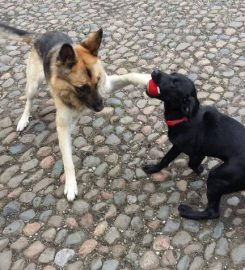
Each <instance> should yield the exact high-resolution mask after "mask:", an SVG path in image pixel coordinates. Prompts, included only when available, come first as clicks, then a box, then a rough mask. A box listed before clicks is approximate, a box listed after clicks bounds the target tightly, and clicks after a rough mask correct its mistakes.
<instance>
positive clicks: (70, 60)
mask: <svg viewBox="0 0 245 270" xmlns="http://www.w3.org/2000/svg"><path fill="white" fill-rule="evenodd" d="M57 63H58V65H62V66H65V67H67V68H71V67H72V66H73V65H74V64H75V63H76V54H75V52H74V49H73V47H72V46H71V45H70V44H68V43H65V44H63V45H62V46H61V48H60V51H59V54H58V57H57Z"/></svg>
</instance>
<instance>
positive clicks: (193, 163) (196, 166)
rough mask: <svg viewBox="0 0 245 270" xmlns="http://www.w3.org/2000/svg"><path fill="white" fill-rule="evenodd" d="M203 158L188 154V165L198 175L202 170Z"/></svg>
mask: <svg viewBox="0 0 245 270" xmlns="http://www.w3.org/2000/svg"><path fill="white" fill-rule="evenodd" d="M204 158H205V157H204V156H197V155H196V156H194V155H193V156H190V160H189V164H188V165H189V167H190V168H191V169H192V170H193V171H194V172H195V173H196V174H198V175H199V174H201V173H202V172H203V170H204V168H203V166H202V165H201V163H202V161H203V159H204Z"/></svg>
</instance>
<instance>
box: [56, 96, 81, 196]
mask: <svg viewBox="0 0 245 270" xmlns="http://www.w3.org/2000/svg"><path fill="white" fill-rule="evenodd" d="M56 109H57V112H56V125H57V133H58V139H59V146H60V150H61V154H62V160H63V164H64V171H65V188H64V194H65V195H66V196H67V199H68V201H73V200H74V199H75V197H76V195H77V194H78V189H77V181H76V175H75V168H74V164H73V161H72V143H71V131H72V126H73V115H72V111H71V110H70V109H69V108H67V107H65V106H64V105H62V106H59V104H58V102H57V101H56Z"/></svg>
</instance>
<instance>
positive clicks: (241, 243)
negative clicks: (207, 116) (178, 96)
mask: <svg viewBox="0 0 245 270" xmlns="http://www.w3.org/2000/svg"><path fill="white" fill-rule="evenodd" d="M0 6H1V8H0V15H1V20H2V19H3V21H5V22H9V23H10V24H11V25H13V26H18V27H20V28H23V29H27V30H30V31H37V32H44V31H45V30H62V31H64V32H66V33H68V34H69V35H70V36H71V37H73V38H74V39H75V40H78V39H80V38H83V37H84V35H85V34H87V33H88V32H89V31H90V30H95V29H98V27H100V26H102V27H103V29H104V32H105V36H104V41H103V45H102V49H101V52H100V55H101V58H102V59H103V60H104V62H105V67H106V69H107V71H108V73H109V74H112V73H117V74H124V73H126V72H129V71H140V72H151V71H152V69H153V67H160V68H161V69H162V70H165V71H167V72H168V71H173V70H177V71H179V72H182V73H184V74H188V75H189V76H190V77H191V78H192V79H193V80H194V81H195V83H196V85H197V89H198V95H199V97H200V99H201V100H202V102H203V103H205V104H211V105H215V106H216V107H217V108H219V109H220V110H221V111H223V112H225V113H227V114H229V115H232V116H233V117H234V118H236V119H237V120H239V121H241V122H243V123H244V124H245V97H244V92H245V87H244V77H245V69H244V66H245V57H244V45H245V33H244V21H245V17H244V12H245V2H244V1H242V0H240V1H238V0H233V1H230V0H227V1H218V0H217V1H214V0H210V1H195V0H190V1H175V0H168V1H157V0H139V1H132V0H131V1H130V0H122V1H117V0H111V1H105V0H101V1H98V0H96V1H95V0H93V1H89V0H86V1H85V0H83V1H81V0H70V1H65V2H64V1H41V0H37V1H35V2H34V1H31V0H27V1H19V0H18V1H17V0H9V1H4V0H0ZM29 49H30V47H29V46H28V45H26V44H17V43H14V42H11V43H7V45H3V44H1V53H0V115H1V117H0V138H1V140H0V154H1V158H0V165H1V167H0V198H1V200H0V211H1V212H0V213H1V215H0V234H1V236H0V269H1V270H8V269H13V270H17V269H18V270H22V269H26V270H27V269H28V270H32V269H45V270H51V269H69V270H75V269H91V270H95V269H103V270H115V269H124V270H126V269H128V270H131V269H150V270H152V269H159V270H160V269H162V270H163V269H165V270H166V269H178V270H184V269H190V270H194V269H212V270H214V269H215V270H219V269H220V270H221V269H229V270H231V269H234V270H239V269H244V266H245V232H244V225H245V224H244V222H245V219H244V216H245V193H242V192H240V193H236V194H231V195H229V196H224V197H223V200H222V205H221V217H220V218H219V219H217V220H213V221H204V222H196V221H191V220H185V219H183V218H180V217H179V215H178V211H177V206H178V204H179V203H180V202H183V201H188V202H191V203H192V204H193V205H196V206H198V207H199V208H201V207H204V206H205V204H206V196H205V194H206V187H205V183H206V180H205V179H206V176H207V172H208V171H209V170H210V169H211V168H212V167H213V166H215V165H216V164H217V162H218V161H217V160H214V159H211V158H208V159H206V161H205V168H206V170H205V171H206V173H204V175H203V176H202V177H198V176H197V175H195V174H194V173H192V171H191V170H189V169H188V167H187V164H186V163H187V159H186V157H185V156H181V157H180V158H178V159H177V160H176V161H175V162H174V163H173V164H171V166H170V167H169V168H168V169H167V170H163V171H162V173H158V174H155V175H153V176H151V177H148V176H147V175H145V174H144V172H143V171H142V170H141V165H142V164H144V163H146V162H149V161H154V160H158V159H159V158H160V157H162V155H163V153H165V152H166V151H167V149H168V148H169V146H170V144H169V142H168V141H167V136H166V126H165V124H164V121H163V117H162V116H163V107H162V105H161V104H159V102H158V101H156V100H154V99H149V98H147V97H146V96H145V94H144V90H145V89H141V88H139V87H138V88H135V87H128V89H121V90H120V91H117V92H116V93H114V94H113V95H112V96H111V97H110V98H109V99H108V100H107V102H106V104H107V105H106V106H107V108H106V110H105V111H104V112H102V113H98V114H95V113H91V112H89V111H86V113H85V114H84V115H83V116H82V117H81V119H80V122H79V125H78V126H77V127H76V128H75V130H74V141H73V142H74V143H73V145H74V150H75V151H74V154H75V155H74V161H75V164H76V171H77V179H78V183H79V196H78V198H77V200H76V201H75V202H74V203H68V202H67V200H66V198H65V197H64V195H63V188H64V184H63V182H64V176H63V166H62V162H61V154H60V151H59V148H58V141H57V134H56V131H55V122H54V119H55V111H54V106H53V103H52V100H51V99H50V95H49V93H48V91H47V87H46V85H45V84H43V85H42V87H41V89H42V90H43V91H41V89H40V91H39V94H38V98H36V99H35V100H34V108H33V114H32V119H31V121H30V124H29V126H28V128H27V129H26V130H25V131H24V132H23V133H21V134H19V133H17V132H16V131H15V130H16V124H17V122H18V119H19V117H20V115H21V113H22V111H23V108H24V100H23V98H22V97H23V93H24V92H23V90H24V86H25V60H26V58H27V54H28V52H29Z"/></svg>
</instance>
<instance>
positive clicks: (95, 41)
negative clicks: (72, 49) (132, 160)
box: [81, 28, 103, 56]
mask: <svg viewBox="0 0 245 270" xmlns="http://www.w3.org/2000/svg"><path fill="white" fill-rule="evenodd" d="M102 36H103V30H102V28H100V29H99V30H98V31H97V32H94V33H90V34H89V35H88V37H87V38H86V39H85V40H84V41H83V42H82V43H81V45H82V46H83V47H84V48H86V49H87V50H89V51H90V53H91V54H92V55H94V56H97V55H98V50H99V47H100V44H101V41H102Z"/></svg>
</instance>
